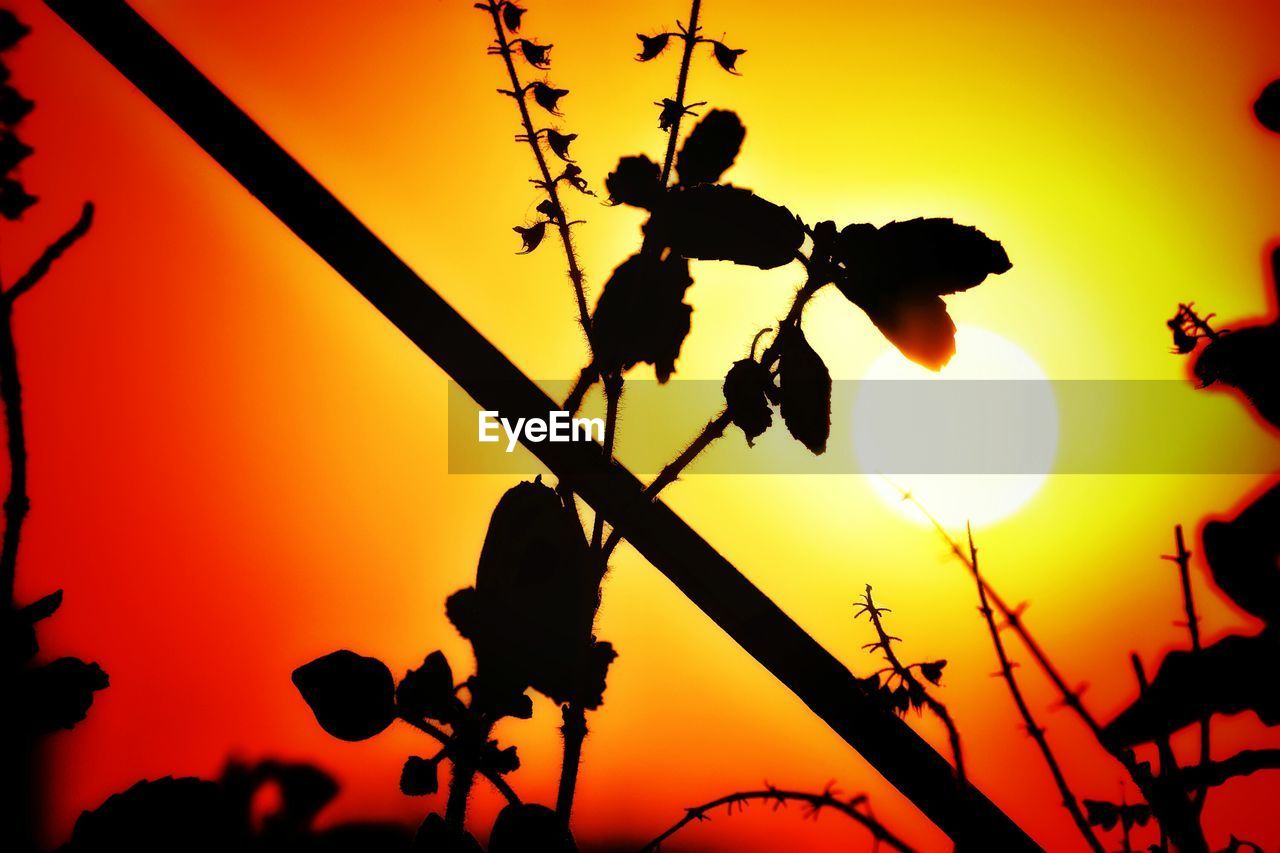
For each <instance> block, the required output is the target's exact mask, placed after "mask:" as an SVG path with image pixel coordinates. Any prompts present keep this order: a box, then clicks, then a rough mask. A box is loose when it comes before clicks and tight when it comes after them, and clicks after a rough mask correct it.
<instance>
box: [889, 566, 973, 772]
mask: <svg viewBox="0 0 1280 853" xmlns="http://www.w3.org/2000/svg"><path fill="white" fill-rule="evenodd" d="M865 610H866V613H867V616H868V617H870V619H871V624H872V626H873V627H874V628H875V630H876V638H877V639H878V641H879V642H877V643H876V644H875V645H876V647H878V648H879V649H880V651H881V652H882V653H883V654H884V659H885V660H886V661H888V662H889V666H891V667H893V671H894V673H896V674H897V676H898V678H899V679H901V680H902V681H903V682H904V683H905V684H906V685H907V687H908V688H909V689H914V690H915V691H917V693H918V695H919V696H920V697H921V698H922V699H923V700H924V704H925V707H927V708H928V709H929V711H930V712H931V713H932V714H933V715H934V716H935V717H937V718H938V719H939V720H940V721H941V722H942V725H943V726H945V727H946V729H947V740H948V741H949V742H950V744H951V755H952V756H953V757H954V760H955V764H956V779H957V780H958V781H959V782H960V784H961V785H963V784H964V783H965V778H966V777H965V771H964V751H963V750H962V749H961V745H960V730H959V729H958V728H957V727H956V724H955V720H953V719H952V718H951V713H950V712H949V711H948V710H947V706H946V705H944V704H942V702H940V701H939V700H938V699H937V698H936V697H935V696H934V695H933V694H932V693H930V692H929V690H928V689H927V688H926V687H925V686H924V685H923V684H921V683H920V680H919V679H917V678H916V677H915V676H914V675H913V674H912V673H911V669H910V668H909V667H907V666H905V665H904V664H903V663H902V661H901V660H900V659H899V658H898V654H897V652H895V651H894V650H893V641H894V640H896V639H897V638H896V637H893V636H890V634H889V632H888V631H886V630H885V629H884V622H883V621H882V620H881V618H880V615H881V613H884V612H886V611H884V610H882V609H881V608H878V607H876V606H875V602H874V601H872V600H871V584H867V593H866V607H865Z"/></svg>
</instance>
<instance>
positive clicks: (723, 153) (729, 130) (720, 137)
mask: <svg viewBox="0 0 1280 853" xmlns="http://www.w3.org/2000/svg"><path fill="white" fill-rule="evenodd" d="M746 133H747V131H746V128H744V127H743V126H742V122H741V121H740V120H739V119H738V116H737V114H736V113H733V112H730V111H729V110H712V111H711V112H709V113H707V115H706V116H705V117H704V118H703V119H702V121H700V122H698V123H697V125H695V126H694V128H693V132H692V133H690V134H689V138H688V139H686V140H685V141H684V146H683V147H682V148H681V149H680V154H679V156H677V157H676V174H677V175H678V176H679V178H680V183H682V184H684V185H686V186H692V185H693V184H714V183H715V182H716V181H718V180H720V176H721V175H723V174H724V173H725V170H727V169H728V168H729V167H730V166H732V165H733V161H734V159H735V158H736V157H737V156H738V151H739V150H740V149H741V148H742V140H743V137H745V136H746Z"/></svg>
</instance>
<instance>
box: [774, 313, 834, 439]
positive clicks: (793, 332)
mask: <svg viewBox="0 0 1280 853" xmlns="http://www.w3.org/2000/svg"><path fill="white" fill-rule="evenodd" d="M781 344H782V346H781V356H780V358H779V360H778V380H779V382H778V387H779V389H780V393H781V397H782V405H781V409H782V422H783V423H785V424H786V425H787V431H788V432H790V433H791V435H792V437H794V438H795V439H796V440H797V441H799V442H800V443H801V444H803V445H804V446H805V447H807V448H809V450H810V451H812V452H813V453H815V454H821V453H823V452H825V451H826V449H827V438H828V437H829V436H830V434H831V374H830V373H828V372H827V366H826V365H825V364H823V362H822V357H821V356H819V355H818V353H816V352H815V351H814V349H813V347H811V346H809V342H808V341H807V340H806V339H805V336H804V332H802V331H801V330H800V326H799V325H795V326H789V327H787V328H786V329H785V330H784V331H783V333H782V340H781Z"/></svg>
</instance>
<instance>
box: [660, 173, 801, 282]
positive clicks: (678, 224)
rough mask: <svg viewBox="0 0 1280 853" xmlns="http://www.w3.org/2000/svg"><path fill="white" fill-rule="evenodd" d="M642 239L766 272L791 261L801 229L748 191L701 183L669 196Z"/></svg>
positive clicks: (791, 218) (690, 255) (777, 207)
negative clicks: (650, 239) (647, 238)
mask: <svg viewBox="0 0 1280 853" xmlns="http://www.w3.org/2000/svg"><path fill="white" fill-rule="evenodd" d="M645 236H646V237H649V238H652V239H653V240H654V241H656V242H658V243H659V244H661V245H664V246H669V247H670V248H671V249H672V250H673V251H675V252H676V253H678V254H680V255H682V256H684V257H686V258H690V259H697V260H702V261H732V262H733V263H735V264H744V265H747V266H753V267H759V268H760V269H766V270H767V269H773V268H774V267H780V266H783V265H784V264H789V263H791V262H792V261H794V260H795V258H796V253H797V252H798V251H799V250H800V245H801V244H802V243H803V242H804V227H803V226H802V225H801V224H800V221H799V220H798V219H796V217H795V215H794V214H792V213H791V211H789V210H787V209H786V208H785V207H782V206H780V205H776V204H773V203H772V202H768V201H765V200H764V199H762V198H760V197H759V196H757V195H755V194H754V193H752V192H751V191H750V190H745V189H742V188H740V187H735V186H730V185H727V184H725V185H721V184H699V185H697V186H693V187H680V188H677V189H675V190H672V191H670V192H667V193H666V194H665V195H664V196H663V197H662V198H661V204H660V205H658V206H657V207H656V208H655V209H654V211H653V216H652V217H650V219H649V221H648V223H646V224H645Z"/></svg>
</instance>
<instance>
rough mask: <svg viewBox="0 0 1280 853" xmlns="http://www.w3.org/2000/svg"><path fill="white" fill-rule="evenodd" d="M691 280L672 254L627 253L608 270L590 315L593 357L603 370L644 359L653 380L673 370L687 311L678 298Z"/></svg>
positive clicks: (689, 310) (682, 263) (626, 367)
mask: <svg viewBox="0 0 1280 853" xmlns="http://www.w3.org/2000/svg"><path fill="white" fill-rule="evenodd" d="M692 283H693V279H692V278H690V277H689V264H688V262H687V261H686V260H684V259H683V258H681V257H679V256H678V255H668V256H667V258H666V259H665V260H664V259H659V258H658V257H656V256H655V255H653V254H650V253H640V254H637V255H632V256H631V257H630V258H628V259H627V260H625V261H623V262H622V264H621V265H620V266H619V267H618V268H617V269H616V270H614V271H613V275H611V276H610V277H609V281H608V282H606V283H605V286H604V291H603V292H602V293H601V294H600V300H599V302H597V303H596V309H595V312H594V313H593V314H592V316H591V329H592V340H593V342H594V343H595V348H596V358H597V360H598V361H599V362H600V365H601V366H602V367H603V368H604V369H605V370H606V371H609V372H621V371H625V370H629V369H630V368H631V367H633V366H635V365H636V364H639V363H640V362H646V363H648V364H652V365H653V367H654V371H655V372H656V373H657V376H658V381H659V382H666V381H667V379H669V378H670V377H671V374H672V373H674V372H675V363H676V359H677V358H678V357H679V356H680V347H681V346H682V345H683V344H684V339H685V337H686V336H687V335H688V334H689V326H690V319H689V318H690V315H691V314H692V312H693V309H692V308H691V307H690V306H689V305H687V304H686V303H685V302H684V294H685V291H686V290H687V289H688V288H689V285H690V284H692Z"/></svg>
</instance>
